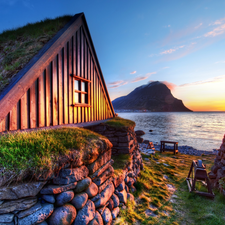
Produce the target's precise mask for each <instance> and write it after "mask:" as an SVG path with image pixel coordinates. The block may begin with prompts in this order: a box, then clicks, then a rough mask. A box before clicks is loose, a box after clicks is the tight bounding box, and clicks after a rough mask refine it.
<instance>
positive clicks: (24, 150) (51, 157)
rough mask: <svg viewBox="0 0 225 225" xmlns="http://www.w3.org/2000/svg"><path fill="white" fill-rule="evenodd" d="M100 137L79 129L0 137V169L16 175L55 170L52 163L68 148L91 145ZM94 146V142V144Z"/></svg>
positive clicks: (80, 147) (78, 148) (82, 147)
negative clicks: (27, 171)
mask: <svg viewBox="0 0 225 225" xmlns="http://www.w3.org/2000/svg"><path fill="white" fill-rule="evenodd" d="M99 137H100V136H99V135H98V134H96V133H94V132H92V131H89V130H87V129H82V128H61V129H54V130H39V131H33V132H28V133H27V132H18V133H14V134H6V135H2V136H0V143H1V144H0V167H4V168H5V169H6V170H8V171H14V172H16V173H19V172H20V171H21V170H27V169H30V170H32V171H41V170H46V169H54V162H55V161H57V158H58V157H59V156H60V155H65V154H66V153H68V152H69V151H70V150H71V149H76V150H82V149H84V148H85V146H90V143H92V140H95V139H99ZM93 143H94V142H93Z"/></svg>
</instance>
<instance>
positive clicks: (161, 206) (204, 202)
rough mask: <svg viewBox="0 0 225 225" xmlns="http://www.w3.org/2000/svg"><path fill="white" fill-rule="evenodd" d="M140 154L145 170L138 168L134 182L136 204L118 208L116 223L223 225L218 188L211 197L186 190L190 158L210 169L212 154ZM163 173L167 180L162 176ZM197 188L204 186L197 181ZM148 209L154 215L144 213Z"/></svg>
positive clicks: (223, 207) (224, 203)
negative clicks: (119, 209)
mask: <svg viewBox="0 0 225 225" xmlns="http://www.w3.org/2000/svg"><path fill="white" fill-rule="evenodd" d="M142 157H143V159H144V171H141V174H140V176H139V177H138V179H137V183H136V192H135V193H134V196H135V201H136V204H133V203H129V204H128V206H127V208H126V209H125V210H121V213H120V217H119V218H118V219H117V220H116V223H115V224H168V225H169V224H174V225H175V224H182V225H188V224H198V225H203V224H204V225H222V224H224V223H225V217H224V211H225V198H224V197H223V196H222V195H221V194H220V193H218V191H217V190H214V192H215V194H216V196H215V199H214V200H211V199H209V198H206V197H203V196H199V195H197V194H195V193H189V191H188V187H187V183H186V177H187V175H188V172H189V169H190V166H191V163H192V160H194V159H195V160H196V159H199V158H201V159H202V160H203V163H204V164H206V165H207V172H209V170H210V168H211V166H212V165H213V162H214V158H215V156H213V155H210V156H200V157H199V156H188V155H183V154H178V155H176V156H175V157H173V155H172V154H170V153H169V154H166V153H162V154H158V155H156V156H146V155H142ZM147 159H149V160H147ZM157 162H159V163H157ZM163 163H165V164H168V165H169V166H165V165H163ZM164 175H166V176H168V177H169V179H165V178H164V177H163V176H164ZM167 184H171V185H173V186H174V187H175V188H176V191H175V193H174V194H175V195H176V196H174V197H173V198H172V199H171V196H172V193H171V192H169V190H168V188H167ZM197 190H199V191H205V190H206V189H205V187H204V186H202V185H201V183H198V184H197ZM175 197H176V198H175ZM171 200H173V201H171ZM154 207H156V208H154ZM147 209H151V210H152V211H153V212H154V213H155V214H156V215H157V216H156V217H151V216H150V217H149V216H146V215H145V211H146V210H147ZM165 212H166V213H167V214H168V215H166V214H165Z"/></svg>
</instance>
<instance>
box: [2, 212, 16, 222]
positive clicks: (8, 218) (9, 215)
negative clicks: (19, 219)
mask: <svg viewBox="0 0 225 225" xmlns="http://www.w3.org/2000/svg"><path fill="white" fill-rule="evenodd" d="M13 219H14V214H12V213H7V214H3V215H0V224H3V223H4V224H5V223H6V224H8V223H11V222H12V221H13Z"/></svg>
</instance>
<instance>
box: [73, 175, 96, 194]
mask: <svg viewBox="0 0 225 225" xmlns="http://www.w3.org/2000/svg"><path fill="white" fill-rule="evenodd" d="M91 182H92V181H91V178H90V177H87V178H85V179H83V180H81V181H79V182H77V186H76V187H75V189H74V191H75V192H76V193H79V192H82V191H84V190H85V189H86V188H88V187H89V185H90V184H91Z"/></svg>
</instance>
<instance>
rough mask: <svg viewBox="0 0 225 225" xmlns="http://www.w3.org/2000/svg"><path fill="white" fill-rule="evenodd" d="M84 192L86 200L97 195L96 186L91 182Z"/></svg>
mask: <svg viewBox="0 0 225 225" xmlns="http://www.w3.org/2000/svg"><path fill="white" fill-rule="evenodd" d="M85 192H86V193H87V194H88V198H92V197H94V196H96V195H97V194H98V186H97V185H96V184H95V183H93V182H92V183H91V184H90V185H89V187H88V188H87V189H86V190H85Z"/></svg>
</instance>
